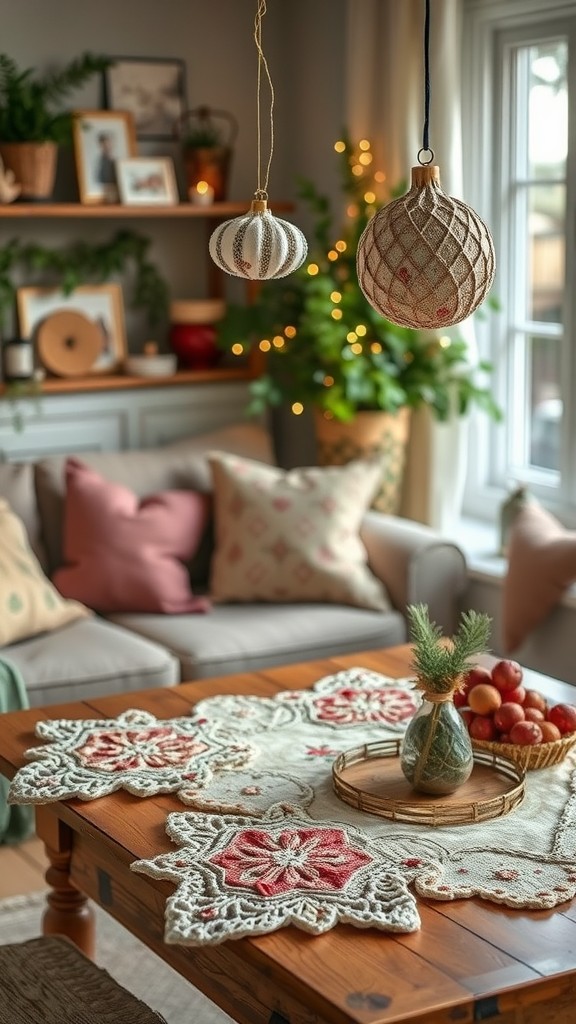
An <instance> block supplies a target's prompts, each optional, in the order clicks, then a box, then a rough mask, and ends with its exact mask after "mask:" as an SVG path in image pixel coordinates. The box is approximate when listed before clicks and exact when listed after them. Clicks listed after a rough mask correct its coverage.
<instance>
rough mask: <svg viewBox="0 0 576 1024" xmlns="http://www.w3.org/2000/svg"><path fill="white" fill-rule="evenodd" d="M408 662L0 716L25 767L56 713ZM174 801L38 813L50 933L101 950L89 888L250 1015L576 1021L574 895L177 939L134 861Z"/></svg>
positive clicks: (366, 1023)
mask: <svg viewBox="0 0 576 1024" xmlns="http://www.w3.org/2000/svg"><path fill="white" fill-rule="evenodd" d="M408 664H409V648H408V647H397V648H388V649H386V650H382V651H371V652H368V653H365V654H352V655H347V656H343V657H337V658H332V659H326V660H322V661H316V662H308V663H306V664H301V665H296V666H294V665H293V666H288V667H285V668H278V669H270V670H266V671H263V672H259V673H250V674H248V673H247V674H245V675H235V676H226V677H222V678H219V679H211V680H209V681H206V682H193V683H186V684H184V685H182V686H178V687H175V688H173V689H159V690H143V691H140V692H138V693H130V694H126V695H124V696H117V697H107V698H103V699H97V698H95V699H94V700H91V701H85V702H78V703H74V704H61V705H58V706H52V707H49V708H46V709H34V710H31V711H21V712H14V713H11V714H5V715H1V716H0V771H1V772H2V773H3V774H5V775H7V776H8V777H10V778H11V777H12V776H13V775H14V773H15V771H16V770H17V769H18V768H20V767H21V766H22V765H23V764H24V763H25V759H24V757H23V752H24V751H25V750H26V749H27V748H28V747H32V746H35V745H37V740H36V738H35V736H34V734H33V728H34V723H35V722H37V721H39V720H42V719H46V718H94V717H103V718H107V717H115V716H116V715H118V714H119V713H120V712H121V711H124V710H126V709H128V708H131V707H137V708H142V709H144V710H146V711H149V712H151V713H152V714H154V715H156V716H157V717H159V718H171V717H175V716H178V715H183V714H186V713H187V712H188V709H189V708H190V706H191V705H193V704H194V703H195V702H196V701H197V700H200V699H203V698H206V697H210V696H214V695H215V694H224V693H245V694H257V695H260V696H270V695H272V694H274V693H275V692H277V691H278V690H281V689H300V688H304V687H307V686H310V685H311V684H312V683H313V682H315V681H316V680H317V679H319V678H320V677H321V676H323V675H327V674H330V673H333V672H336V671H339V670H341V669H343V668H351V667H353V666H358V665H362V666H364V667H365V668H368V669H373V670H375V671H380V672H383V673H385V674H389V675H391V676H403V675H407V674H408ZM526 675H527V678H528V682H529V685H533V686H535V687H537V688H540V689H543V690H545V691H546V692H547V693H548V694H549V695H550V696H551V697H552V698H553V699H554V700H556V701H559V700H565V701H570V702H572V701H573V700H574V696H575V694H574V689H573V688H572V687H570V686H569V685H568V684H563V683H559V682H557V681H554V680H548V679H545V678H544V677H542V676H537V675H536V674H535V673H526ZM175 810H183V805H182V804H181V803H180V801H178V800H177V799H176V798H175V797H172V796H164V797H163V796H157V797H149V798H147V799H145V800H142V799H138V798H136V797H133V796H131V795H130V794H128V793H125V792H119V793H116V794H114V795H111V796H106V797H104V798H102V799H99V800H94V801H87V802H83V801H79V800H71V801H68V802H66V803H56V804H51V805H49V806H45V807H40V808H38V809H37V830H38V834H39V835H40V837H41V838H42V839H43V840H44V842H45V843H46V847H47V852H48V856H49V859H50V863H51V867H50V868H49V869H48V872H47V875H46V878H47V881H48V883H49V885H50V887H51V892H50V894H49V896H48V902H49V905H48V907H47V910H46V913H45V916H44V922H43V928H44V931H45V933H54V932H62V933H64V934H67V935H69V936H70V937H71V938H72V939H74V940H75V941H76V942H77V943H78V945H79V946H80V947H81V948H82V949H84V950H85V951H86V952H88V953H92V952H93V938H94V936H93V924H92V915H91V910H90V907H89V904H88V903H87V897H90V898H91V899H92V900H94V901H95V902H96V903H98V904H99V905H100V906H101V907H103V908H104V909H105V910H107V911H108V912H109V913H110V914H112V916H113V917H115V918H116V919H117V920H118V921H119V922H120V923H121V924H122V925H124V926H125V927H126V928H128V929H129V931H131V932H132V933H133V934H134V935H136V936H137V937H138V938H139V939H141V940H142V941H143V942H145V943H146V945H147V946H149V947H150V948H151V949H152V950H154V952H155V953H157V954H158V956H160V957H162V958H163V959H164V960H166V962H167V963H169V964H170V965H171V966H172V967H173V968H175V969H176V970H177V971H178V972H179V973H180V974H182V975H183V976H184V977H185V978H187V979H188V980H189V981H191V982H192V983H193V984H194V985H195V986H196V987H197V988H199V989H201V990H202V991H203V992H204V993H205V994H206V995H207V996H208V997H209V998H210V999H212V1000H213V1001H214V1002H215V1003H217V1004H218V1005H219V1006H220V1007H222V1009H224V1010H225V1011H226V1012H227V1013H228V1014H230V1016H231V1017H233V1018H234V1019H235V1020H237V1021H239V1022H241V1024H264V1022H265V1024H285V1022H289V1024H327V1022H329V1024H353V1022H354V1024H407V1022H411V1024H416V1022H418V1024H471V1022H473V1021H481V1020H495V1021H496V1022H497V1024H574V1021H575V1020H576V901H574V902H572V903H565V904H562V905H561V907H560V908H557V909H555V910H550V911H539V912H529V911H528V912H527V911H521V912H520V911H513V910H509V909H507V908H504V907H499V906H496V905H493V904H490V903H486V902H481V901H478V900H473V899H464V900H457V901H454V902H446V903H443V902H438V901H426V900H423V899H420V898H419V899H418V909H419V912H420V916H421V919H422V927H421V930H420V931H418V932H415V933H412V934H404V935H395V934H394V935H393V934H388V933H385V932H381V931H377V930H375V929H368V930H366V931H364V930H361V929H358V928H353V927H351V926H339V927H337V928H334V929H333V930H332V931H329V932H327V933H326V934H324V935H321V936H311V935H308V934H306V933H305V932H303V931H300V930H298V929H296V928H293V927H290V928H284V929H281V930H279V931H277V932H274V933H272V934H271V935H265V936H259V937H257V938H254V939H241V940H238V941H230V942H227V943H224V944H222V945H220V946H216V947H206V948H186V947H183V946H169V945H166V944H165V943H164V942H163V927H164V904H165V900H166V898H167V896H169V895H170V894H171V893H172V892H173V891H174V888H173V886H172V885H170V884H168V883H166V882H162V881H158V880H155V879H152V878H149V877H148V876H146V875H141V874H135V873H134V872H131V871H130V870H129V866H130V863H131V862H132V861H134V860H136V859H138V858H149V857H152V856H154V855H155V854H158V853H161V852H164V851H168V850H170V849H173V848H174V847H173V846H172V844H171V843H170V841H169V839H168V838H167V836H166V835H165V831H164V825H165V819H166V815H167V813H168V812H170V811H175ZM197 1024H202V1022H201V1021H199V1022H197Z"/></svg>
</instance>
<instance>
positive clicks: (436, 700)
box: [422, 690, 454, 704]
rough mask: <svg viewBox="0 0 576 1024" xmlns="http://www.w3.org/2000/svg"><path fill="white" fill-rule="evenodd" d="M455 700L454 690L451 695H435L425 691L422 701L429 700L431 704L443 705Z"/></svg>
mask: <svg viewBox="0 0 576 1024" xmlns="http://www.w3.org/2000/svg"><path fill="white" fill-rule="evenodd" d="M453 699H454V691H453V690H451V691H450V693H435V692H434V691H432V692H429V691H428V690H424V692H423V694H422V700H429V701H430V703H431V704H443V703H444V702H445V701H447V700H453Z"/></svg>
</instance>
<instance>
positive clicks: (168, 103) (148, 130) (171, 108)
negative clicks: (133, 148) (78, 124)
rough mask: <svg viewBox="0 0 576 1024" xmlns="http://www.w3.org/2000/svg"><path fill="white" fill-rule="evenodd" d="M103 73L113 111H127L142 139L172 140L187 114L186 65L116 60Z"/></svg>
mask: <svg viewBox="0 0 576 1024" xmlns="http://www.w3.org/2000/svg"><path fill="white" fill-rule="evenodd" d="M112 59H113V63H112V64H111V65H110V67H108V68H106V70H105V72H104V95H105V103H106V106H107V107H109V108H110V110H128V111H130V113H131V114H132V116H133V117H134V123H135V126H136V135H137V137H138V138H139V139H173V138H174V137H175V134H176V130H175V129H176V124H177V122H178V121H179V119H180V118H181V117H182V116H183V114H184V112H185V110H186V90H185V73H184V61H183V60H179V59H176V58H174V59H171V58H166V59H162V58H157V59H155V58H153V57H148V58H146V57H141V58H139V57H138V58H137V57H114V58H112Z"/></svg>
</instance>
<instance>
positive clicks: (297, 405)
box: [292, 402, 304, 416]
mask: <svg viewBox="0 0 576 1024" xmlns="http://www.w3.org/2000/svg"><path fill="white" fill-rule="evenodd" d="M292 412H293V413H294V415H295V416H301V415H302V413H303V412H304V406H303V405H302V402H293V403H292Z"/></svg>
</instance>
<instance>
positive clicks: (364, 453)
mask: <svg viewBox="0 0 576 1024" xmlns="http://www.w3.org/2000/svg"><path fill="white" fill-rule="evenodd" d="M315 431H316V454H317V460H318V464H319V465H320V466H341V465H344V464H345V463H347V462H351V461H352V460H353V459H366V458H370V457H371V456H374V455H381V456H382V457H383V474H382V486H381V488H380V490H379V492H378V494H377V495H376V497H375V499H374V501H373V503H372V507H373V508H377V509H378V510H379V511H380V512H387V513H389V514H391V515H396V514H397V513H398V511H399V509H400V501H401V498H402V482H403V478H404V466H405V463H406V449H407V446H408V438H409V434H410V409H408V408H404V409H400V410H399V411H398V412H397V413H387V412H359V413H357V414H356V416H355V417H354V419H353V420H351V421H350V422H349V423H340V422H339V421H338V420H334V419H327V418H326V416H324V415H323V414H322V412H320V410H317V411H316V413H315Z"/></svg>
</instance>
